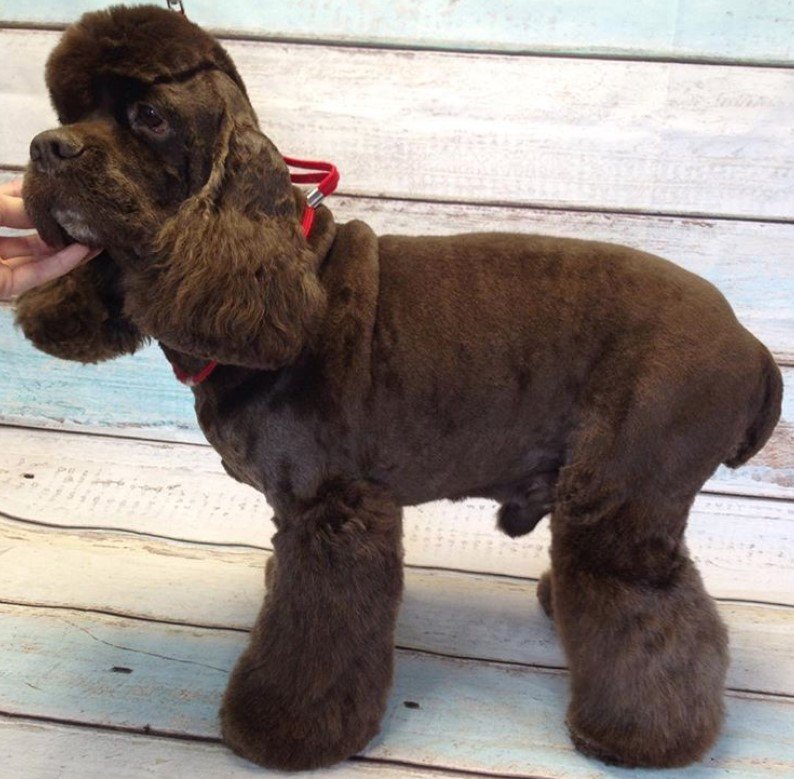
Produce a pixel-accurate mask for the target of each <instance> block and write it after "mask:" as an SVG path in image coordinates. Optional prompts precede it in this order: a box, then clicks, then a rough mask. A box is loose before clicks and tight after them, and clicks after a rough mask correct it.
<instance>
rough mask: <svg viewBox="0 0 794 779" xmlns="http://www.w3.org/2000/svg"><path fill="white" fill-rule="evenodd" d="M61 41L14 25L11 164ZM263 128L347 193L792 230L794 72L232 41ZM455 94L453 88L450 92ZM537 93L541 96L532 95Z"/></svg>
mask: <svg viewBox="0 0 794 779" xmlns="http://www.w3.org/2000/svg"><path fill="white" fill-rule="evenodd" d="M57 39H58V34H57V33H56V32H51V31H44V30H34V31H30V30H15V29H6V30H0V57H1V58H2V61H3V62H4V67H3V69H2V71H0V105H1V106H2V113H0V164H3V165H20V164H23V163H24V162H25V160H26V159H27V153H28V144H29V142H30V139H31V137H32V136H33V135H34V134H35V133H36V132H39V131H41V130H43V129H46V128H47V127H49V126H51V125H52V124H53V121H54V120H53V115H52V111H51V109H50V107H49V104H48V100H47V97H46V95H45V92H44V88H43V83H42V81H43V75H42V74H43V66H44V61H45V58H46V56H47V54H48V53H49V51H50V50H51V49H52V47H53V45H54V44H55V42H56V41H57ZM228 49H229V51H230V53H231V55H232V57H233V58H234V59H235V61H236V62H237V64H238V66H239V68H240V71H241V73H242V75H243V77H244V78H245V80H246V82H247V84H248V87H249V92H250V94H251V97H252V100H253V103H254V105H255V107H256V108H257V110H258V111H259V113H260V115H261V120H262V125H263V128H264V129H265V131H266V132H267V133H268V135H270V136H271V137H272V139H273V140H274V141H275V142H276V143H277V145H278V146H279V147H280V148H282V149H283V150H284V152H285V153H288V154H291V155H295V156H299V157H300V156H303V157H307V158H312V159H316V158H318V157H320V158H330V159H333V160H334V161H335V162H336V163H337V164H338V166H339V168H340V170H341V172H342V185H341V187H342V191H344V192H346V193H348V194H361V195H377V196H387V197H389V196H391V197H407V198H409V199H434V200H436V199H441V200H454V201H465V202H503V203H520V204H535V205H546V206H549V205H554V206H561V205H565V206H577V207H585V208H592V209H597V210H616V209H617V210H632V211H646V212H647V211H650V212H654V213H655V212H665V213H679V214H680V213H684V214H719V215H723V216H731V215H739V216H744V217H756V218H777V219H790V218H791V214H792V213H794V164H792V163H794V131H792V116H794V70H792V69H785V68H752V67H730V66H709V67H704V66H700V65H691V64H676V63H647V62H622V61H591V60H581V59H580V60H577V59H567V58H556V57H534V56H527V57H525V56H517V55H514V56H497V55H478V54H457V53H442V52H432V51H420V52H414V51H411V52H405V51H384V50H373V49H364V48H344V47H343V48H340V47H333V46H309V45H297V44H287V43H263V42H256V41H245V40H234V41H228ZM442 85H443V86H442ZM527 85H529V86H527Z"/></svg>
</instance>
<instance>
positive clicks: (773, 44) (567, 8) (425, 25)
mask: <svg viewBox="0 0 794 779" xmlns="http://www.w3.org/2000/svg"><path fill="white" fill-rule="evenodd" d="M155 1H156V0H155ZM160 4H161V5H164V0H160ZM107 5H109V2H108V1H107V0H39V1H38V2H35V3H18V2H13V0H6V2H5V3H4V4H3V6H2V7H0V20H5V21H12V22H16V23H37V24H42V23H46V24H59V25H60V24H65V23H67V22H70V21H73V20H74V19H76V18H77V17H78V16H79V15H80V14H81V13H83V12H84V11H89V10H96V9H98V8H104V7H106V6H107ZM185 6H186V9H187V11H188V15H189V16H190V18H192V19H193V20H194V21H196V22H198V23H199V24H202V25H204V26H207V27H210V28H213V29H215V30H218V31H231V32H235V33H238V34H239V33H242V34H249V35H261V36H267V37H286V38H297V39H309V40H311V39H320V40H333V41H344V42H361V43H367V44H376V45H377V44H380V45H384V44H385V45H396V46H405V45H409V46H430V47H438V48H450V49H463V50H475V51H476V50H498V51H523V52H548V53H563V54H580V55H609V56H631V57H653V58H660V57H661V58H688V59H696V60H697V59H707V60H718V61H734V62H738V61H745V62H748V61H749V62H763V63H791V62H794V4H792V3H791V2H790V0H761V1H760V2H759V1H758V0H756V1H755V2H754V0H686V2H679V1H678V0H600V1H599V2H597V3H595V2H592V1H591V0H500V2H498V3H494V2H490V0H457V1H454V2H449V1H448V0H397V1H396V2H395V0H350V2H344V3H339V2H329V1H328V0H300V1H299V2H295V1H294V0H293V1H292V2H291V1H290V0H279V1H278V2H267V3H264V2H257V1H256V0H225V2H217V0H185Z"/></svg>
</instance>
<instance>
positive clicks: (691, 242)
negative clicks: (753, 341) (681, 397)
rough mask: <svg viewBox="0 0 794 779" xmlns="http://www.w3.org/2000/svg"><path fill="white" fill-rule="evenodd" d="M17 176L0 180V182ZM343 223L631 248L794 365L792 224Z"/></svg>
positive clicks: (535, 218) (353, 210)
mask: <svg viewBox="0 0 794 779" xmlns="http://www.w3.org/2000/svg"><path fill="white" fill-rule="evenodd" d="M16 175H19V173H11V172H8V171H7V172H0V180H3V179H5V178H6V177H8V178H11V177H13V176H16ZM328 205H329V206H330V208H331V209H332V210H333V212H334V215H335V217H336V219H337V221H339V222H345V221H348V220H350V219H363V220H364V221H366V222H368V223H369V224H371V225H372V227H373V228H374V229H375V230H376V232H378V233H381V234H390V233H399V234H407V235H425V234H427V235H446V234H452V233H461V232H478V231H486V232H487V231H493V230H497V231H501V232H523V233H541V234H547V235H559V236H565V237H570V238H584V239H591V240H599V241H608V242H612V243H618V244H625V245H628V246H633V247H635V248H638V249H642V250H643V251H648V252H651V253H652V254H657V255H659V256H662V257H666V258H668V259H670V260H672V261H673V262H675V263H676V264H678V265H681V266H682V267H684V268H686V269H687V270H690V271H692V272H693V273H697V274H699V275H701V276H703V277H704V278H706V279H708V280H709V281H711V282H712V283H713V284H714V285H716V286H717V288H718V289H719V290H720V291H721V292H722V293H723V294H724V295H725V297H726V298H727V299H728V301H729V302H730V303H731V305H732V306H733V308H734V310H735V311H736V314H737V316H738V318H739V321H740V322H742V324H744V325H745V327H747V328H748V329H749V330H750V331H751V332H752V333H753V334H754V335H755V336H757V337H758V338H759V339H760V340H761V341H763V342H764V343H765V344H766V345H767V346H768V347H769V349H770V350H771V351H772V352H773V353H774V354H775V356H776V357H777V358H778V359H779V360H781V361H783V362H787V363H790V364H791V363H794V306H792V304H791V301H792V300H794V263H792V262H791V257H792V256H794V224H780V223H774V222H745V221H734V220H728V219H687V218H683V217H663V216H639V215H632V214H615V213H612V214H610V213H590V212H581V211H566V210H547V209H538V208H518V207H508V206H478V205H466V204H457V203H423V202H413V201H406V200H381V199H376V198H358V197H356V198H353V197H344V196H336V197H333V198H332V199H331V200H329V201H328Z"/></svg>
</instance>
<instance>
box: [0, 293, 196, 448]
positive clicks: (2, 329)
mask: <svg viewBox="0 0 794 779" xmlns="http://www.w3.org/2000/svg"><path fill="white" fill-rule="evenodd" d="M0 365H2V366H3V370H2V371H0V415H2V418H3V419H4V420H5V421H6V422H11V423H21V424H25V423H31V424H36V423H44V424H45V426H50V425H56V426H64V427H66V428H72V429H75V428H84V429H85V428H89V429H96V428H102V427H110V428H117V429H119V430H120V431H121V432H122V433H123V432H125V431H126V432H127V433H128V434H129V435H133V436H135V435H147V436H150V437H153V438H157V437H159V436H165V437H169V438H173V437H177V438H179V439H180V440H202V441H203V440H204V438H203V436H202V435H201V433H200V432H199V430H198V425H197V423H196V415H195V412H194V408H193V393H192V392H191V391H190V390H189V389H188V388H187V387H185V386H183V385H182V384H180V383H179V382H178V381H176V379H175V378H174V374H173V372H172V370H171V367H170V366H169V364H168V361H167V360H166V359H165V356H164V355H163V353H162V352H161V351H160V348H159V347H158V346H156V345H151V346H148V347H146V348H145V349H142V350H141V351H140V352H138V353H137V354H135V355H133V356H125V357H119V358H118V359H116V360H113V361H111V362H106V363H101V364H99V365H80V364H78V363H73V362H65V361H63V360H56V359H54V358H49V357H47V355H45V354H42V353H41V352H38V351H36V350H34V349H33V348H32V346H31V345H30V344H29V343H27V342H26V341H25V340H24V338H23V336H22V334H21V333H20V332H19V331H18V330H17V329H16V328H15V327H14V325H13V315H12V312H11V311H9V310H8V309H0Z"/></svg>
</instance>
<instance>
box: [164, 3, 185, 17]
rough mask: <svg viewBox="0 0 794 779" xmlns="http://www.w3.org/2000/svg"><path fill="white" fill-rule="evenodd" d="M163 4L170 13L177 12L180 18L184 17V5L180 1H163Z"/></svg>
mask: <svg viewBox="0 0 794 779" xmlns="http://www.w3.org/2000/svg"><path fill="white" fill-rule="evenodd" d="M165 4H166V5H167V6H168V8H169V9H170V10H171V11H179V13H181V14H182V16H184V15H185V4H184V3H183V2H182V0H165Z"/></svg>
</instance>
